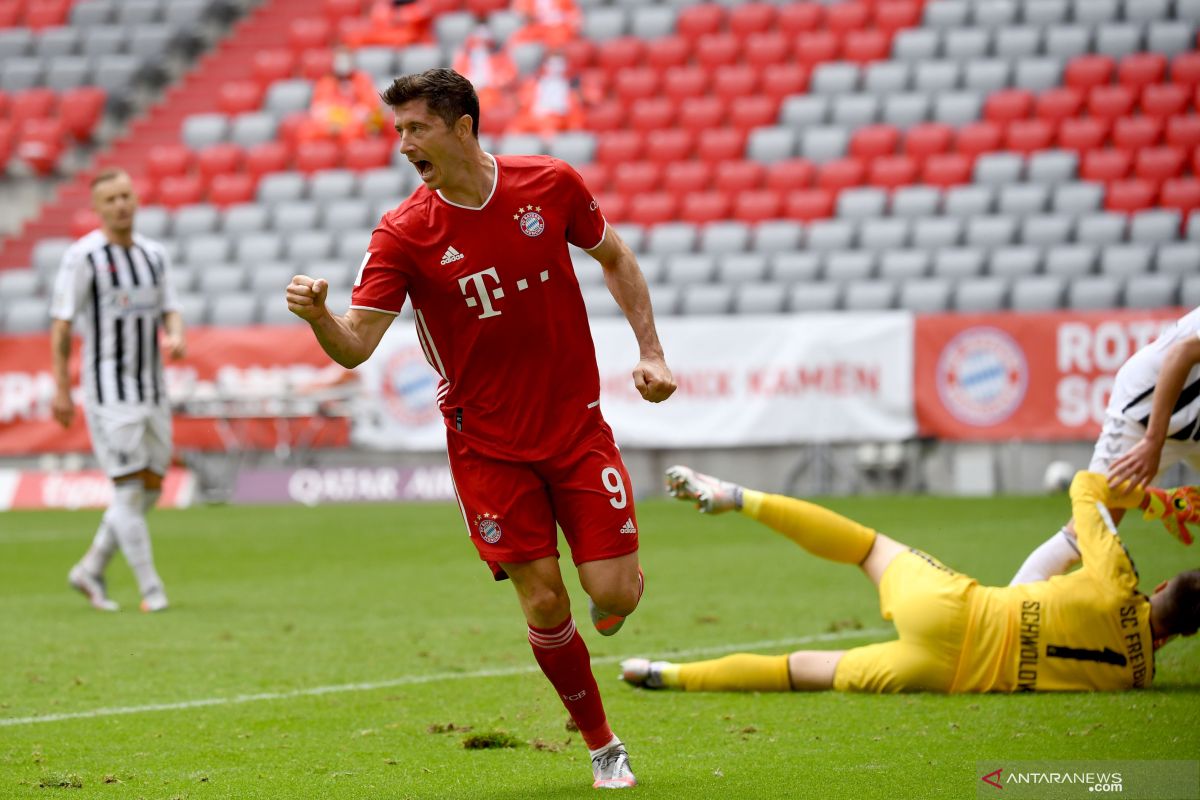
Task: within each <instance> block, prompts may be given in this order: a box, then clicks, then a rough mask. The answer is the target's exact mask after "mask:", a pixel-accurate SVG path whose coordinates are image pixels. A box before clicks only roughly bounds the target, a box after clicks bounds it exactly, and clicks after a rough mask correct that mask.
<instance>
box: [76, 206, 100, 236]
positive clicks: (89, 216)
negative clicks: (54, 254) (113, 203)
mask: <svg viewBox="0 0 1200 800" xmlns="http://www.w3.org/2000/svg"><path fill="white" fill-rule="evenodd" d="M99 227H100V217H98V216H96V212H95V211H92V210H91V209H90V208H81V209H79V210H78V211H76V212H75V213H73V214H72V215H71V236H72V237H74V238H76V239H78V238H80V237H83V236H86V235H87V234H88V233H90V232H91V231H94V230H96V228H99Z"/></svg>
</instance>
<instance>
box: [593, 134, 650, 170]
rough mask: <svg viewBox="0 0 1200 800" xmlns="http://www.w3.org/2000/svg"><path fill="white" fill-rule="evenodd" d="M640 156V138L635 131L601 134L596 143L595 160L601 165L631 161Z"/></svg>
mask: <svg viewBox="0 0 1200 800" xmlns="http://www.w3.org/2000/svg"><path fill="white" fill-rule="evenodd" d="M641 155H642V136H641V134H639V133H638V132H637V131H629V130H623V131H611V132H609V133H602V134H600V136H598V137H597V141H596V160H597V161H599V162H600V163H601V164H619V163H621V162H622V161H633V160H634V159H636V158H639V157H641Z"/></svg>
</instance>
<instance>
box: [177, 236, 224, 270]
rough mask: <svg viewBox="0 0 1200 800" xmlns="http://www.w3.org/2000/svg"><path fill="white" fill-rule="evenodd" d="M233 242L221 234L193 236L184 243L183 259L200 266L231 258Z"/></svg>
mask: <svg viewBox="0 0 1200 800" xmlns="http://www.w3.org/2000/svg"><path fill="white" fill-rule="evenodd" d="M230 251H231V243H230V241H229V237H228V236H223V235H220V234H202V235H200V236H192V237H190V238H189V239H188V240H187V241H186V242H184V245H183V254H182V258H181V260H182V261H184V262H186V263H188V264H191V265H192V266H193V268H195V267H198V266H203V267H208V266H210V265H212V264H221V263H224V262H225V261H228V260H229V255H230Z"/></svg>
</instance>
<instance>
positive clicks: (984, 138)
mask: <svg viewBox="0 0 1200 800" xmlns="http://www.w3.org/2000/svg"><path fill="white" fill-rule="evenodd" d="M1002 138H1003V129H1002V128H1001V127H1000V126H999V125H997V124H996V123H994V122H975V123H969V124H967V125H963V126H962V127H960V128H959V129H958V133H957V135H956V136H955V139H954V150H955V151H956V152H958V153H962V154H963V155H966V156H970V157H972V158H973V157H975V156H979V155H982V154H984V153H990V152H992V151H994V150H999V149H1000V143H1001V140H1002Z"/></svg>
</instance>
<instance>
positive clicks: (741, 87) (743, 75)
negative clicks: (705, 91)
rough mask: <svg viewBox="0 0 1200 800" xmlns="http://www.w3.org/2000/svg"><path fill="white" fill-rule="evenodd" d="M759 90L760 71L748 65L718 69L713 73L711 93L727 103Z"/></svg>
mask: <svg viewBox="0 0 1200 800" xmlns="http://www.w3.org/2000/svg"><path fill="white" fill-rule="evenodd" d="M757 89H758V70H756V69H754V67H751V66H748V65H746V64H735V65H732V66H728V65H727V66H723V67H717V68H716V69H715V70H714V71H713V76H712V85H711V89H710V91H711V92H712V93H713V94H715V95H716V96H717V97H720V98H721V99H722V100H725V101H726V102H728V101H730V100H732V99H734V98H735V97H746V96H747V95H752V94H754V92H755V90H757Z"/></svg>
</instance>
